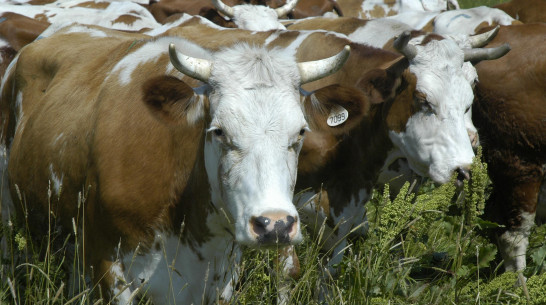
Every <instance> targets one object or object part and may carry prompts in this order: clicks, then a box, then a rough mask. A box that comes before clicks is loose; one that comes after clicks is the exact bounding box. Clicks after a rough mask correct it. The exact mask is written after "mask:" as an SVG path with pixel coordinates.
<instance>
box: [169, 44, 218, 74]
mask: <svg viewBox="0 0 546 305" xmlns="http://www.w3.org/2000/svg"><path fill="white" fill-rule="evenodd" d="M169 57H170V58H171V63H172V64H173V66H174V67H175V68H176V69H177V70H178V71H180V72H182V73H184V74H185V75H187V76H189V77H192V78H195V79H198V80H200V81H203V82H205V83H206V82H207V81H208V79H209V77H210V71H211V69H212V63H211V62H210V61H208V60H206V59H200V58H195V57H190V56H187V55H184V54H182V53H180V52H178V51H176V48H175V46H174V43H171V44H169Z"/></svg>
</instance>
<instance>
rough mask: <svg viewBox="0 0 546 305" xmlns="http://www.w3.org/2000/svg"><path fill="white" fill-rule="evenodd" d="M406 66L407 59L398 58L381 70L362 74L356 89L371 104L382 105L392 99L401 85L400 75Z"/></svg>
mask: <svg viewBox="0 0 546 305" xmlns="http://www.w3.org/2000/svg"><path fill="white" fill-rule="evenodd" d="M408 66H409V61H408V59H407V58H406V57H399V58H397V59H395V60H393V61H391V62H389V63H387V64H386V65H384V66H383V67H382V68H378V69H373V70H370V71H369V72H367V73H366V74H364V76H363V77H362V78H361V79H360V81H359V82H358V85H357V87H358V88H360V89H361V90H362V91H363V92H364V94H366V96H367V97H368V99H369V100H370V102H371V103H372V104H377V103H382V102H384V101H386V100H388V99H391V98H394V96H395V95H396V92H397V91H398V89H399V88H400V87H401V85H402V77H401V76H402V73H403V72H404V70H406V69H407V68H408Z"/></svg>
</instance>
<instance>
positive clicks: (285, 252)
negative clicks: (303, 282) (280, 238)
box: [275, 246, 301, 305]
mask: <svg viewBox="0 0 546 305" xmlns="http://www.w3.org/2000/svg"><path fill="white" fill-rule="evenodd" d="M275 263H276V265H277V270H280V272H281V276H280V281H279V283H278V286H277V304H278V305H285V304H290V290H291V288H292V279H297V278H298V277H299V276H300V275H301V274H300V261H299V258H298V254H297V253H296V249H295V247H294V246H286V247H284V248H282V249H280V250H279V253H278V256H277V261H276V262H275Z"/></svg>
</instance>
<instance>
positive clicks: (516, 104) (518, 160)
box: [472, 23, 546, 271]
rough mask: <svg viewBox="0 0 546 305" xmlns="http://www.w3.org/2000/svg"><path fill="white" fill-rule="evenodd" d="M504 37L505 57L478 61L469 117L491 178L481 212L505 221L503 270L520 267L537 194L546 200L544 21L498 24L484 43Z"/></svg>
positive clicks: (501, 246) (499, 231)
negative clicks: (478, 137)
mask: <svg viewBox="0 0 546 305" xmlns="http://www.w3.org/2000/svg"><path fill="white" fill-rule="evenodd" d="M507 42H508V43H510V46H511V47H512V51H511V52H510V53H508V54H507V55H506V56H505V57H503V58H501V59H499V60H497V61H495V62H494V63H493V62H491V63H490V62H486V61H484V62H480V63H478V64H477V65H476V70H477V72H478V77H479V80H480V81H479V82H478V83H477V85H476V100H475V102H474V104H473V109H472V111H473V112H472V116H473V121H474V123H475V124H476V127H477V128H478V133H479V135H480V142H481V144H482V146H483V155H484V159H485V161H486V162H487V164H488V173H489V177H490V178H491V181H492V183H493V192H492V194H491V196H490V198H489V199H488V201H487V202H486V208H485V215H484V216H485V217H486V218H487V219H489V220H492V221H494V222H496V223H498V224H500V225H502V226H503V227H501V228H498V229H497V230H496V232H495V236H496V237H497V241H498V246H499V249H500V253H501V255H502V258H503V259H504V267H505V270H507V271H519V270H523V269H525V267H526V260H525V253H526V250H527V247H528V244H529V242H528V237H529V234H530V229H531V227H532V226H533V223H534V220H535V212H537V202H538V201H539V199H538V198H539V197H540V199H541V201H540V202H541V203H540V205H544V203H545V201H544V194H540V195H539V193H540V192H541V190H542V193H544V191H545V190H546V189H545V186H544V176H545V167H544V165H545V164H546V137H545V135H546V87H545V86H544V82H545V80H546V57H545V56H544V54H545V52H546V24H544V23H536V24H523V25H512V26H501V27H500V31H499V34H498V35H497V36H496V37H495V38H494V39H493V40H492V41H491V42H490V43H489V44H488V46H490V47H494V46H498V45H500V44H503V43H507ZM541 184H542V187H541ZM542 208H543V207H542ZM542 213H543V212H540V211H539V212H537V222H539V223H543V222H544V218H543V217H544V214H542Z"/></svg>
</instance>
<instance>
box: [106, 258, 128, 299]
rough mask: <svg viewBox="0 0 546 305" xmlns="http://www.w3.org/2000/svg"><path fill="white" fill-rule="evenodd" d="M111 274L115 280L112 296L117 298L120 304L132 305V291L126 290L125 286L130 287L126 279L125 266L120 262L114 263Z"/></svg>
mask: <svg viewBox="0 0 546 305" xmlns="http://www.w3.org/2000/svg"><path fill="white" fill-rule="evenodd" d="M110 273H111V274H112V276H113V277H114V279H115V280H114V287H112V295H113V296H117V298H116V299H117V300H118V302H119V304H132V302H130V299H131V289H130V288H125V286H130V283H129V282H128V281H127V279H126V278H125V274H124V272H123V266H122V265H121V264H120V263H118V262H116V263H113V264H112V265H111V267H110ZM123 289H125V290H123ZM122 290H123V291H122Z"/></svg>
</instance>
